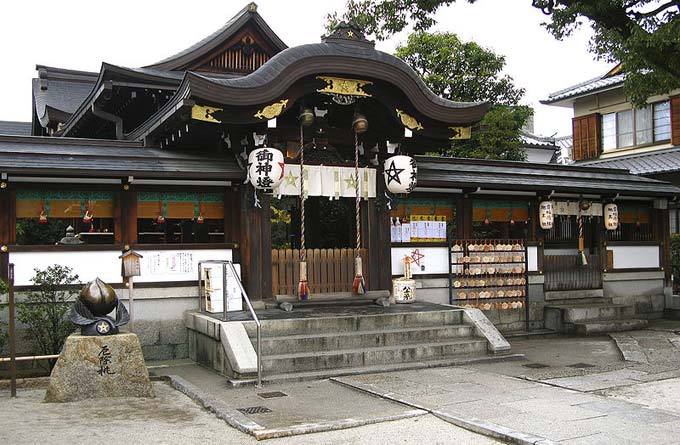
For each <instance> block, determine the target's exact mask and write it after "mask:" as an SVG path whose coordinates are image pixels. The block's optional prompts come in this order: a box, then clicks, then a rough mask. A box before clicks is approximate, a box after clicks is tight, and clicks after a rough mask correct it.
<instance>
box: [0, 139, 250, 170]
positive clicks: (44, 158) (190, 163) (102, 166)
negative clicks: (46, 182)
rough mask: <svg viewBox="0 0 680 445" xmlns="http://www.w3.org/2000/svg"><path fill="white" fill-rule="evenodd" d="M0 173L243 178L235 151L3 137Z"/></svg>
mask: <svg viewBox="0 0 680 445" xmlns="http://www.w3.org/2000/svg"><path fill="white" fill-rule="evenodd" d="M0 171H2V172H3V173H8V174H9V175H10V176H11V175H23V176H41V175H42V176H50V177H53V176H68V177H101V178H122V177H126V176H135V177H139V178H166V179H212V180H221V181H224V180H229V179H242V178H243V176H244V172H243V171H242V170H241V169H240V168H239V166H238V164H237V163H236V161H235V159H234V157H233V155H232V154H231V153H220V152H213V153H209V152H205V151H201V152H193V153H192V152H187V151H173V150H160V149H156V148H146V147H143V146H142V143H141V142H132V141H111V140H104V139H84V138H64V137H38V136H1V135H0Z"/></svg>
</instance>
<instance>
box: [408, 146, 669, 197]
mask: <svg viewBox="0 0 680 445" xmlns="http://www.w3.org/2000/svg"><path fill="white" fill-rule="evenodd" d="M416 160H417V162H418V185H419V186H422V187H453V188H461V189H475V188H477V187H479V188H481V189H482V190H488V191H493V190H526V191H534V192H536V193H545V194H547V193H550V192H551V191H555V192H559V193H593V194H597V195H601V194H603V193H621V194H622V195H630V196H647V197H652V196H675V195H678V194H680V188H678V187H676V186H674V185H672V184H669V183H668V182H664V181H658V180H655V179H650V178H646V177H644V176H637V175H633V174H630V173H629V172H627V171H625V170H617V169H612V168H595V167H591V166H587V167H581V166H573V165H569V166H567V165H558V164H537V163H530V162H510V161H491V160H482V159H458V158H432V157H424V156H416Z"/></svg>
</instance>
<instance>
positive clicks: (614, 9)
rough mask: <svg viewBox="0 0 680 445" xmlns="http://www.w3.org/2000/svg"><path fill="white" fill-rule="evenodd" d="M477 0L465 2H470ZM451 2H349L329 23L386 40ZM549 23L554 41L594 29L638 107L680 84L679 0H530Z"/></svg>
mask: <svg viewBox="0 0 680 445" xmlns="http://www.w3.org/2000/svg"><path fill="white" fill-rule="evenodd" d="M474 1H475V0H468V2H469V3H474ZM453 2H455V0H348V1H347V3H346V5H345V11H344V12H343V13H342V14H338V13H337V12H336V13H333V14H329V15H328V20H329V23H330V24H334V23H335V22H337V21H338V20H339V19H343V20H346V21H349V20H354V21H355V22H356V23H357V24H358V25H360V26H362V27H364V29H366V31H367V33H369V34H372V35H373V36H375V38H376V39H378V40H384V39H386V38H388V37H390V36H391V35H393V34H395V33H397V32H399V31H402V30H403V29H405V28H406V27H407V25H409V24H410V25H412V26H413V29H414V30H416V31H425V30H427V29H429V28H430V27H431V26H432V25H434V24H435V23H436V22H435V20H434V14H435V12H436V11H437V9H439V8H440V7H441V6H448V5H450V4H451V3H453ZM531 4H532V5H533V6H534V7H535V8H538V9H540V10H541V11H543V12H544V13H545V14H546V15H547V16H548V17H549V21H548V22H546V23H544V25H545V26H546V28H547V29H548V31H549V32H551V33H552V34H553V35H554V36H555V37H556V38H557V39H563V38H565V37H568V36H569V35H571V34H572V33H573V31H574V30H575V29H577V28H579V27H580V26H583V25H584V24H590V25H591V26H592V29H593V31H594V34H593V38H592V41H591V45H590V50H591V52H592V53H593V54H594V55H595V57H596V58H598V59H600V60H604V61H607V62H611V63H619V62H620V63H622V64H623V69H624V71H625V73H626V80H625V89H626V93H627V94H628V95H629V97H630V98H631V100H632V101H633V103H634V104H636V105H642V104H644V103H645V101H646V100H647V98H648V97H650V96H652V95H655V94H664V93H668V92H669V91H671V90H673V89H676V88H680V19H678V15H680V1H678V0H673V1H666V0H532V1H531Z"/></svg>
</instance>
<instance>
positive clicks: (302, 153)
mask: <svg viewBox="0 0 680 445" xmlns="http://www.w3.org/2000/svg"><path fill="white" fill-rule="evenodd" d="M304 168H305V130H304V127H303V126H302V124H300V260H301V261H306V259H307V250H306V249H305V201H306V197H305V172H304Z"/></svg>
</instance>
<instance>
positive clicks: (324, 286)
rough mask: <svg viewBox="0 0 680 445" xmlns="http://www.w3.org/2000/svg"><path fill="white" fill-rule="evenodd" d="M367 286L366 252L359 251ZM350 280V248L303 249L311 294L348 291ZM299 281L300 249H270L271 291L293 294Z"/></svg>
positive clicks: (351, 267)
mask: <svg viewBox="0 0 680 445" xmlns="http://www.w3.org/2000/svg"><path fill="white" fill-rule="evenodd" d="M359 254H360V255H361V258H362V260H363V273H364V279H365V281H366V286H367V287H368V281H369V276H368V259H367V254H368V251H367V250H366V249H361V250H360V251H359ZM353 280H354V249H307V283H308V284H309V291H310V293H311V294H323V293H331V292H351V291H352V281H353ZM299 281H300V251H299V250H298V249H274V250H272V293H273V294H274V295H296V294H297V286H298V282H299Z"/></svg>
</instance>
